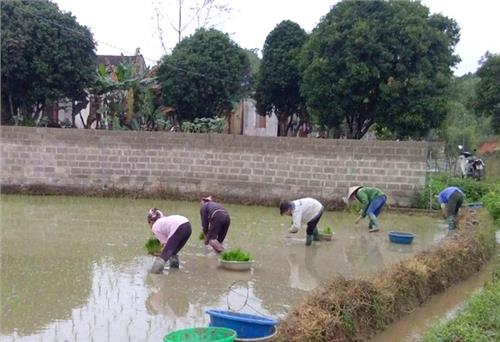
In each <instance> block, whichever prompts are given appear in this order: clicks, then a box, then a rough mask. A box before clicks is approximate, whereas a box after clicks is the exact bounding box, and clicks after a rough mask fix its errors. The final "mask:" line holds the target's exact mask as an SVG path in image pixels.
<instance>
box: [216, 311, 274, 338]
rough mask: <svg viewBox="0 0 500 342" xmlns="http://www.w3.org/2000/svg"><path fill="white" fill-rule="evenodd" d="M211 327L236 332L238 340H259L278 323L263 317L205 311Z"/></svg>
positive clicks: (268, 333)
mask: <svg viewBox="0 0 500 342" xmlns="http://www.w3.org/2000/svg"><path fill="white" fill-rule="evenodd" d="M206 313H207V314H208V315H209V316H210V326H211V327H223V328H229V329H233V330H235V331H236V333H237V334H238V335H237V336H238V338H259V337H265V336H269V335H271V334H272V333H273V331H274V326H275V325H276V324H278V321H277V320H275V319H273V318H271V317H265V316H256V315H250V314H246V313H240V312H232V311H225V310H207V311H206Z"/></svg>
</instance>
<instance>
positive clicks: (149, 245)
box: [144, 237, 161, 254]
mask: <svg viewBox="0 0 500 342" xmlns="http://www.w3.org/2000/svg"><path fill="white" fill-rule="evenodd" d="M144 247H145V248H146V251H147V252H148V253H149V254H157V253H160V252H161V243H160V240H158V239H157V238H155V237H150V238H149V240H148V241H147V242H146V244H145V245H144Z"/></svg>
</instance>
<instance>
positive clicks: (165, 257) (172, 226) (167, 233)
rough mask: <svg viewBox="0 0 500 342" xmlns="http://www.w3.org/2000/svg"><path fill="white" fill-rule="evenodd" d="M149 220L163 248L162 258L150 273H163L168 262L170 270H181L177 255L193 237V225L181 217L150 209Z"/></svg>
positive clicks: (158, 259)
mask: <svg viewBox="0 0 500 342" xmlns="http://www.w3.org/2000/svg"><path fill="white" fill-rule="evenodd" d="M147 220H148V224H149V227H150V228H151V230H152V232H153V234H154V235H155V236H156V237H157V238H158V240H160V242H161V244H162V246H163V250H162V252H161V254H160V256H159V257H157V258H156V259H155V261H154V263H153V267H151V269H150V270H149V272H151V273H162V272H163V268H164V267H165V263H166V262H167V261H169V264H170V268H179V256H178V255H177V253H179V251H180V250H181V249H182V247H184V245H185V244H186V242H187V240H188V239H189V237H190V236H191V223H189V220H188V219H187V218H186V217H184V216H181V215H170V216H164V215H163V213H162V212H161V211H159V210H158V209H156V208H151V209H149V212H148V215H147Z"/></svg>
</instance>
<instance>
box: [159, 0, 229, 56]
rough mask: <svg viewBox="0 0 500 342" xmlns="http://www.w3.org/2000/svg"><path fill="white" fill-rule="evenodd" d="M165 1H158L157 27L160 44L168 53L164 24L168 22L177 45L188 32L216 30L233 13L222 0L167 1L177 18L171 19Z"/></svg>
mask: <svg viewBox="0 0 500 342" xmlns="http://www.w3.org/2000/svg"><path fill="white" fill-rule="evenodd" d="M164 3H165V1H158V3H157V5H156V6H155V12H156V25H157V29H158V35H159V38H160V43H161V45H162V47H163V49H164V50H165V53H167V48H166V46H165V42H164V37H163V35H164V34H163V33H164V28H163V26H162V23H164V22H165V21H166V23H168V25H169V26H170V29H171V30H173V31H174V32H175V33H176V35H177V43H179V42H180V41H181V40H182V37H183V36H185V34H186V31H190V32H193V30H196V29H200V28H205V29H208V28H216V26H217V25H218V24H221V22H217V20H222V18H223V17H224V16H225V15H227V14H229V13H230V12H231V10H232V9H231V7H229V6H228V5H227V4H225V3H224V2H222V1H220V0H170V1H166V3H167V5H168V7H170V8H174V9H175V11H173V12H174V13H176V16H177V18H175V19H174V18H171V16H170V15H168V12H169V11H168V10H166V9H165V8H164V6H163V5H164Z"/></svg>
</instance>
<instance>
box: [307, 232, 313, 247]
mask: <svg viewBox="0 0 500 342" xmlns="http://www.w3.org/2000/svg"><path fill="white" fill-rule="evenodd" d="M312 242H313V235H312V234H311V235H309V234H308V235H306V246H310V245H311V244H312Z"/></svg>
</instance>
